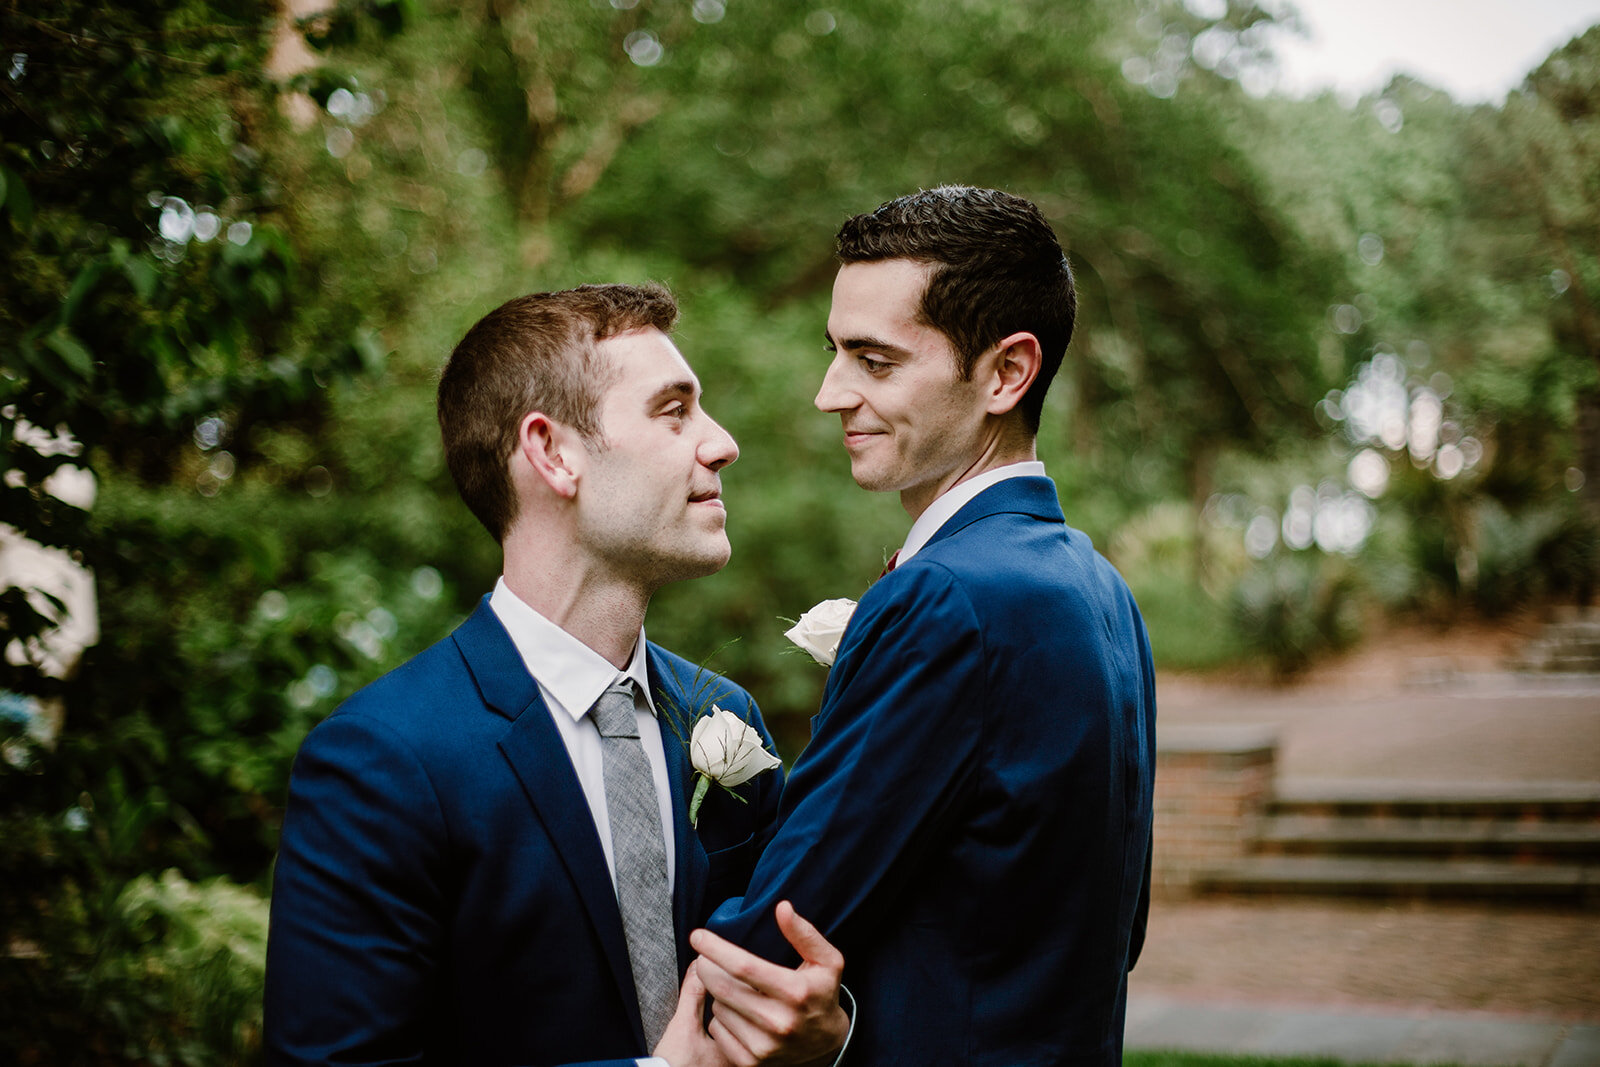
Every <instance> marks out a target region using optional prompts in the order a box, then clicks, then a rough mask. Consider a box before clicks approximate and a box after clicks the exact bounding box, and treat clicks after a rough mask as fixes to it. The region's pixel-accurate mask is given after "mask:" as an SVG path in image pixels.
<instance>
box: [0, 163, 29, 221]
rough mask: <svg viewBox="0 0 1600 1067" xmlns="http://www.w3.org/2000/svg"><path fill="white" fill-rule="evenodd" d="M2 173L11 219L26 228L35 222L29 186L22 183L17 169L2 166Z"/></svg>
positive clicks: (7, 208)
mask: <svg viewBox="0 0 1600 1067" xmlns="http://www.w3.org/2000/svg"><path fill="white" fill-rule="evenodd" d="M0 173H3V174H4V176H5V201H4V203H5V208H6V210H7V211H9V212H10V213H11V221H12V222H14V223H16V225H17V229H19V230H25V229H27V228H28V226H29V225H31V224H32V222H33V197H32V196H30V195H29V194H28V187H27V186H26V185H24V184H23V183H22V178H21V177H19V176H18V175H17V172H16V171H9V170H6V169H5V168H4V167H0Z"/></svg>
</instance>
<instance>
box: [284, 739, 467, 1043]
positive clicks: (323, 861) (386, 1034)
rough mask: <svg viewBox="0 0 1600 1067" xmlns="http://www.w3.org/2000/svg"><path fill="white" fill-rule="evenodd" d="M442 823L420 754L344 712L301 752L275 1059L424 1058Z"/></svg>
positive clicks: (294, 785) (433, 990)
mask: <svg viewBox="0 0 1600 1067" xmlns="http://www.w3.org/2000/svg"><path fill="white" fill-rule="evenodd" d="M446 835H447V830H446V827H445V823H444V819H443V815H442V813H441V811H440V809H439V806H438V803H437V800H436V798H435V795H434V791H433V787H432V785H431V783H430V782H429V781H428V778H427V775H426V773H425V772H424V770H423V768H422V765H421V763H420V761H419V760H418V759H417V758H416V756H415V755H414V754H413V753H412V752H411V751H410V749H409V748H408V747H407V746H406V745H404V744H403V743H402V742H400V741H399V739H398V738H396V737H395V736H394V735H393V734H392V733H391V732H390V731H389V730H388V729H387V728H385V727H384V726H383V725H382V724H380V723H378V722H377V721H376V720H373V719H370V718H366V717H363V716H360V715H355V714H344V715H336V716H334V717H333V718H330V719H328V720H327V721H326V722H324V723H322V724H321V725H320V726H318V727H317V729H315V730H314V731H312V733H311V735H310V736H309V737H308V738H307V739H306V741H305V744H304V745H302V746H301V749H300V752H299V754H298V756H297V757H296V758H295V764H294V771H293V773H292V774H291V776H290V781H289V804H288V810H287V812H286V814H285V816H284V824H283V837H282V841H281V843H280V845H279V851H278V862H277V867H276V870H275V872H274V875H273V890H272V912H271V925H270V927H269V934H268V942H267V972H266V993H265V1002H264V1038H265V1045H266V1051H267V1060H268V1062H269V1063H275V1064H313V1063H330V1062H340V1063H353V1064H361V1063H399V1062H406V1061H408V1060H417V1059H420V1058H421V1057H422V1054H423V1049H424V1047H425V1043H426V1037H427V1035H426V1034H425V1033H423V1032H422V1031H421V1026H422V1020H424V1019H426V1018H427V1017H428V1015H429V1013H428V1012H427V1011H425V1010H423V1006H424V1004H425V1002H426V1001H427V1000H428V999H430V998H432V997H435V996H438V995H441V994H442V990H441V989H439V988H438V985H439V978H440V976H439V970H440V961H441V954H442V951H443V947H444V916H445V907H444V900H445V890H444V886H443V885H442V884H441V881H440V878H439V872H440V871H441V870H442V869H443V864H442V862H441V861H442V859H443V855H444V849H445V844H446Z"/></svg>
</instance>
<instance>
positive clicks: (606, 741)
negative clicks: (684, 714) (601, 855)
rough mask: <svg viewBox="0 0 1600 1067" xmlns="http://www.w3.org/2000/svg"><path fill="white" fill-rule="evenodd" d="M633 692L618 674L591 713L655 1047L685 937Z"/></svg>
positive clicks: (638, 987) (639, 989)
mask: <svg viewBox="0 0 1600 1067" xmlns="http://www.w3.org/2000/svg"><path fill="white" fill-rule="evenodd" d="M633 691H634V683H633V680H632V679H622V678H619V679H618V680H617V681H615V682H613V683H612V684H611V688H610V689H607V690H606V691H605V692H604V693H602V694H601V695H600V699H599V700H597V701H595V705H594V710H593V711H591V712H590V715H591V716H593V718H594V723H595V725H596V726H597V727H599V729H600V753H601V757H600V758H601V766H602V768H603V770H604V772H605V779H606V814H607V817H608V818H609V819H610V820H611V858H612V862H613V863H615V864H616V870H617V906H618V908H619V909H620V910H621V912H622V930H623V933H624V934H626V935H627V938H628V962H629V963H630V964H631V965H632V966H633V988H634V991H635V992H636V993H638V995H639V1018H640V1020H641V1021H642V1022H643V1023H644V1036H645V1043H646V1047H647V1048H651V1049H653V1048H655V1046H656V1042H657V1041H659V1040H660V1039H661V1034H662V1032H663V1031H665V1030H666V1028H667V1022H668V1021H669V1020H670V1019H671V1018H672V1013H673V1011H674V1009H676V1007H677V1004H678V940H677V937H676V935H675V934H674V932H673V928H672V894H671V892H670V891H669V890H668V889H667V847H666V842H665V839H664V838H663V836H662V833H661V806H660V801H659V799H658V797H657V794H656V784H655V776H654V775H652V774H651V773H650V761H649V760H648V759H646V758H645V754H644V746H643V745H641V744H640V743H639V723H638V719H637V718H636V717H635V716H634V710H633Z"/></svg>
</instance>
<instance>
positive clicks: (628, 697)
mask: <svg viewBox="0 0 1600 1067" xmlns="http://www.w3.org/2000/svg"><path fill="white" fill-rule="evenodd" d="M633 692H634V681H633V679H632V678H619V679H617V680H616V681H614V682H612V683H611V685H610V687H608V688H607V689H606V691H605V692H604V693H601V694H600V699H599V700H597V701H595V703H594V710H593V711H591V712H590V713H589V714H590V715H592V716H593V717H594V724H595V726H596V728H598V729H599V731H600V736H601V737H638V736H639V717H638V716H637V715H635V714H634V711H633V707H634V705H633Z"/></svg>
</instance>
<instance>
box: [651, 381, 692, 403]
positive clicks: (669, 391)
mask: <svg viewBox="0 0 1600 1067" xmlns="http://www.w3.org/2000/svg"><path fill="white" fill-rule="evenodd" d="M699 391H700V389H699V387H698V386H697V385H696V384H695V383H694V381H692V380H691V379H689V378H684V379H682V380H681V381H676V382H668V383H667V384H666V385H663V386H662V387H661V388H660V389H657V390H656V391H655V392H653V393H651V394H650V399H648V400H646V401H645V406H646V407H652V408H653V407H655V406H656V405H657V404H659V403H661V402H662V401H664V400H671V399H673V398H675V397H682V398H683V399H685V400H692V399H694V397H695V395H696V394H697V393H699Z"/></svg>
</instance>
